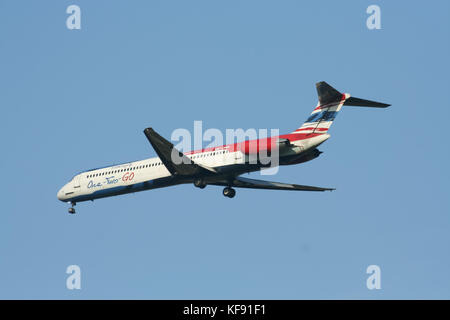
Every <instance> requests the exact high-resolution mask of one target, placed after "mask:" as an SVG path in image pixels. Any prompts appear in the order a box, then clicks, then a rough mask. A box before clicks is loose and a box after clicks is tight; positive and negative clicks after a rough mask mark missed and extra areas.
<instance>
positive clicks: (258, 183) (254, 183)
mask: <svg viewBox="0 0 450 320" xmlns="http://www.w3.org/2000/svg"><path fill="white" fill-rule="evenodd" d="M208 184H212V185H217V186H231V187H236V188H250V189H269V190H295V191H332V190H335V189H334V188H321V187H313V186H303V185H299V184H292V183H282V182H274V181H265V180H256V179H249V178H243V177H236V178H234V180H233V181H232V182H231V185H230V183H229V182H228V181H225V180H224V181H214V182H211V183H208Z"/></svg>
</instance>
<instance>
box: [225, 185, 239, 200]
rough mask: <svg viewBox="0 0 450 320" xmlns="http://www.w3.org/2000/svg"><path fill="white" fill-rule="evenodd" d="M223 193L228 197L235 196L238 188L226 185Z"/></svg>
mask: <svg viewBox="0 0 450 320" xmlns="http://www.w3.org/2000/svg"><path fill="white" fill-rule="evenodd" d="M223 195H224V196H225V197H228V198H233V197H234V196H235V195H236V190H234V189H233V188H230V187H226V188H224V189H223Z"/></svg>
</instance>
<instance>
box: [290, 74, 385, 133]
mask: <svg viewBox="0 0 450 320" xmlns="http://www.w3.org/2000/svg"><path fill="white" fill-rule="evenodd" d="M316 88H317V95H318V96H319V102H318V103H317V106H316V107H315V108H314V110H313V112H312V113H311V115H310V116H309V118H308V119H307V120H306V121H305V123H304V124H303V125H302V126H301V127H300V128H298V129H297V130H295V131H294V132H293V133H316V134H317V133H326V132H327V131H328V129H329V128H330V127H331V125H332V123H333V121H334V119H335V118H336V115H337V114H338V112H339V111H340V110H341V108H342V106H354V107H371V108H386V107H389V106H390V104H386V103H381V102H376V101H371V100H365V99H360V98H355V97H351V96H350V94H349V93H340V92H339V91H337V90H336V89H334V88H333V87H332V86H330V85H329V84H328V83H326V82H325V81H322V82H318V83H316Z"/></svg>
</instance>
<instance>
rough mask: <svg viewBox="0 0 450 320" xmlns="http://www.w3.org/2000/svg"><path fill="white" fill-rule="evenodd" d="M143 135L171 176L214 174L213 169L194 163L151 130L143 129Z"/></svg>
mask: <svg viewBox="0 0 450 320" xmlns="http://www.w3.org/2000/svg"><path fill="white" fill-rule="evenodd" d="M144 134H145V136H146V137H147V139H148V141H149V142H150V144H151V145H152V146H153V148H154V149H155V151H156V153H157V154H158V156H159V158H160V159H161V161H162V163H163V164H164V165H165V166H166V168H167V170H169V172H170V173H171V174H173V175H181V176H195V175H208V174H212V173H216V170H214V169H213V168H210V167H207V166H204V165H200V164H198V163H194V162H193V161H192V160H191V159H189V158H188V157H186V156H185V155H184V154H183V153H182V152H180V151H178V150H177V149H176V148H175V147H174V146H173V144H172V143H171V142H169V141H167V140H166V139H164V138H163V137H161V136H160V135H159V134H158V133H157V132H156V131H155V130H153V129H152V128H147V129H145V130H144Z"/></svg>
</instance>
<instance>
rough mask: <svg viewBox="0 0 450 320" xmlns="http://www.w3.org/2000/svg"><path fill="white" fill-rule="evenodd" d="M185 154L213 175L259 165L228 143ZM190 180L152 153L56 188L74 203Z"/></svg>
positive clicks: (303, 146)
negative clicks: (176, 174)
mask: <svg viewBox="0 0 450 320" xmlns="http://www.w3.org/2000/svg"><path fill="white" fill-rule="evenodd" d="M328 137H329V135H328V134H322V135H320V136H317V137H313V138H309V139H302V140H297V141H292V143H293V146H294V147H293V148H290V149H289V150H285V151H284V152H283V153H282V154H280V158H281V157H289V156H291V157H292V156H297V155H299V154H300V153H303V152H306V151H308V150H309V149H311V148H314V147H316V146H317V145H319V144H321V143H322V142H323V141H325V140H326V139H328ZM185 155H186V157H188V158H190V159H191V160H192V161H193V162H195V163H197V164H199V165H204V166H207V167H209V168H214V169H217V172H218V174H217V175H216V177H217V176H220V175H223V176H226V175H231V176H233V175H239V174H242V173H244V172H250V171H256V170H259V169H260V168H261V167H262V165H248V162H249V158H250V157H251V156H249V155H247V154H245V153H243V152H242V151H240V150H237V151H235V150H234V149H231V148H230V147H229V146H227V145H226V146H221V147H216V148H211V149H208V151H203V150H202V151H194V152H191V153H186V154H185ZM190 182H192V179H190V180H183V179H182V178H178V177H176V176H173V175H172V174H171V173H170V172H169V171H168V170H167V168H166V167H165V165H164V164H163V163H162V162H161V160H160V158H159V157H154V158H149V159H145V160H141V161H135V162H128V163H124V164H119V165H114V166H109V167H104V168H98V169H92V170H88V171H84V172H81V173H79V174H77V175H75V176H74V177H73V178H72V180H71V181H70V182H69V183H67V184H66V185H64V186H63V187H62V188H61V189H60V190H59V191H58V194H57V197H58V199H59V200H61V201H65V202H68V201H70V202H73V203H75V202H80V201H87V200H94V199H98V198H104V197H110V196H115V195H119V194H125V193H132V192H137V191H143V190H148V189H154V188H160V187H166V186H171V185H177V184H181V183H190Z"/></svg>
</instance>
